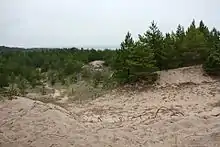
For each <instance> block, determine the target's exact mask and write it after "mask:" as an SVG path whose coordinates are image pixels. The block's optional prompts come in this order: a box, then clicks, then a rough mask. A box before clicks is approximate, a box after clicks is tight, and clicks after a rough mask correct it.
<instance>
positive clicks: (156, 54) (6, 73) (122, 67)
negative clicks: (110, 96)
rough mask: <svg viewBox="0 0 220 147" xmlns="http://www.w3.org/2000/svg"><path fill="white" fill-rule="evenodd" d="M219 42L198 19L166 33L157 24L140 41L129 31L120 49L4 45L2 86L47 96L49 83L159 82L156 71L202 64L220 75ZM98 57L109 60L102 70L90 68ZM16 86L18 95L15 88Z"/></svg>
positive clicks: (218, 35)
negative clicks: (37, 89)
mask: <svg viewBox="0 0 220 147" xmlns="http://www.w3.org/2000/svg"><path fill="white" fill-rule="evenodd" d="M185 30H186V31H185ZM219 44H220V32H219V31H218V30H217V29H215V28H213V29H212V30H211V31H210V30H209V29H208V27H207V26H205V24H204V23H203V21H200V23H199V26H198V27H197V26H196V23H195V20H193V21H192V23H191V25H190V26H189V27H188V28H187V29H184V28H183V26H181V25H178V27H177V30H176V32H171V33H166V34H163V33H162V32H161V31H160V30H159V28H158V27H157V24H156V23H155V22H152V23H151V26H150V27H149V29H148V30H147V31H146V32H145V33H144V34H143V35H139V37H138V39H137V40H134V39H133V38H132V35H131V33H130V32H128V33H127V35H126V37H125V40H124V41H123V42H122V43H121V48H120V49H116V50H108V49H106V50H95V49H91V50H88V49H77V48H69V49H67V48H63V49H51V50H50V49H18V48H8V47H4V46H2V47H0V81H1V82H0V88H4V87H10V88H9V89H10V90H9V93H10V95H15V94H17V92H19V93H20V94H21V95H25V94H26V92H27V91H28V90H30V89H31V88H35V87H39V86H40V87H41V92H42V94H45V84H50V85H51V86H55V85H56V84H60V83H61V84H62V85H63V86H65V85H66V86H71V85H74V84H77V83H79V82H81V81H84V82H86V83H87V84H88V85H89V87H90V86H91V87H93V88H94V89H100V88H101V89H103V88H105V89H108V88H110V87H113V86H115V85H117V84H128V83H129V84H130V83H136V82H140V81H141V82H143V81H144V82H145V84H152V83H154V81H156V80H157V74H156V73H155V71H158V70H167V69H172V68H178V67H183V66H190V65H198V64H203V67H204V70H205V71H206V72H207V73H208V74H212V75H219V73H220V47H219ZM95 60H101V61H104V64H103V66H104V67H103V70H96V69H95V70H94V69H91V67H89V66H88V65H89V63H90V62H91V61H95ZM86 66H88V67H86ZM16 88H18V89H19V90H17V89H16ZM15 89H16V93H15V92H12V91H14V90H15ZM94 89H93V90H94ZM74 90H75V91H76V90H77V89H74Z"/></svg>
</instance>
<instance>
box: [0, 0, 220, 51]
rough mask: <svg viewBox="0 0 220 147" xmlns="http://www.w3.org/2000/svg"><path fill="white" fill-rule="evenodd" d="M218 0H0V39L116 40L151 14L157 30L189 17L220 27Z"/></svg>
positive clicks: (60, 43) (20, 42)
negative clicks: (156, 24)
mask: <svg viewBox="0 0 220 147" xmlns="http://www.w3.org/2000/svg"><path fill="white" fill-rule="evenodd" d="M219 7H220V2H219V1H218V0H210V1H207V0H193V1H191V0H166V1H165V0H154V1H152V0H136V1H134V0H105V1H103V0H92V1H89V0H46V1H45V0H19V1H18V0H1V1H0V18H1V21H0V44H1V45H10V46H24V47H72V46H86V47H88V46H90V47H93V46H105V47H108V46H119V44H120V42H121V41H122V40H123V38H124V35H125V34H126V32H127V31H130V32H131V33H132V34H133V36H134V37H136V36H137V35H138V34H142V33H144V32H145V31H146V30H147V28H148V26H149V24H150V22H151V21H152V20H155V21H156V22H157V23H158V25H159V27H160V29H161V31H163V32H167V31H171V30H174V29H176V27H177V25H178V24H182V25H184V26H188V25H189V24H190V23H191V21H192V19H193V18H195V19H196V20H197V21H199V20H201V19H202V20H204V22H205V23H206V24H207V25H208V26H209V27H213V26H215V27H217V28H218V27H219V26H220V17H219V13H218V11H219V9H218V8H219Z"/></svg>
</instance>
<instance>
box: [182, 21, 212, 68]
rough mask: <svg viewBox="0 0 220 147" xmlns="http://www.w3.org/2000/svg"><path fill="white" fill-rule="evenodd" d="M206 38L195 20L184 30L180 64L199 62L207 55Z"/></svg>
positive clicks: (186, 64) (187, 64)
mask: <svg viewBox="0 0 220 147" xmlns="http://www.w3.org/2000/svg"><path fill="white" fill-rule="evenodd" d="M207 51H208V49H207V40H206V38H205V36H204V34H203V33H202V32H200V30H199V28H198V29H197V28H196V26H195V20H193V22H192V24H191V25H190V27H189V28H188V30H187V31H186V36H185V38H184V40H183V44H182V50H181V56H182V62H183V65H182V66H189V65H195V64H201V63H203V62H204V60H205V58H206V56H207Z"/></svg>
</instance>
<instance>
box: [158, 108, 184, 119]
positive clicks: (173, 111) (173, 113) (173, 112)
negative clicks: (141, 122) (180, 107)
mask: <svg viewBox="0 0 220 147" xmlns="http://www.w3.org/2000/svg"><path fill="white" fill-rule="evenodd" d="M160 110H168V111H171V112H172V114H171V116H174V115H175V114H181V115H182V116H184V114H183V113H182V112H180V111H177V110H176V111H175V109H174V108H167V107H165V106H162V107H160V108H158V109H157V111H156V113H155V115H154V119H155V118H156V117H157V114H158V113H159V111H160Z"/></svg>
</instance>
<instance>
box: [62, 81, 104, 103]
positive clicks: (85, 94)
mask: <svg viewBox="0 0 220 147" xmlns="http://www.w3.org/2000/svg"><path fill="white" fill-rule="evenodd" d="M105 93H106V91H105V90H103V89H102V88H101V87H96V88H94V87H93V86H91V85H90V84H88V83H85V82H81V83H78V84H75V85H72V86H70V87H69V88H68V89H67V91H66V94H67V96H68V98H69V101H71V102H73V101H74V102H75V101H79V102H82V101H87V100H94V99H96V98H97V97H100V96H102V95H103V94H105Z"/></svg>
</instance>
